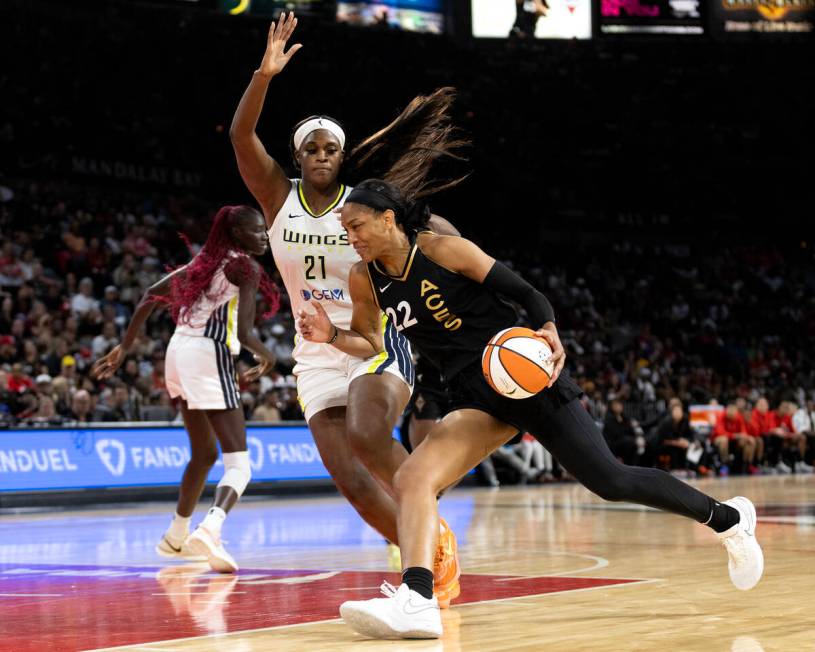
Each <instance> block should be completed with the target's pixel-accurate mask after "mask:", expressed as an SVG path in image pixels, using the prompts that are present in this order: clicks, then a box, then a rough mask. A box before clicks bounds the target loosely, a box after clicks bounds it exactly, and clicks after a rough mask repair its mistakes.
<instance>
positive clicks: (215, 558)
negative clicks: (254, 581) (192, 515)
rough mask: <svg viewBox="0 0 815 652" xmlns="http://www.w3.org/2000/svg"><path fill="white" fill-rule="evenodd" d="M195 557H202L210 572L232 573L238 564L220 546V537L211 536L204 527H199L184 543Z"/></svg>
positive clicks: (221, 545)
mask: <svg viewBox="0 0 815 652" xmlns="http://www.w3.org/2000/svg"><path fill="white" fill-rule="evenodd" d="M184 543H185V544H186V545H187V547H188V548H189V549H190V550H191V551H192V552H193V554H196V555H204V556H205V557H206V559H207V561H208V562H209V565H210V567H211V568H212V570H215V571H218V572H219V573H234V572H235V571H237V570H238V564H237V563H235V560H234V559H233V558H232V555H230V554H229V553H228V552H227V551H226V550H225V549H224V547H223V544H221V537H220V536H216V535H214V534H212V532H210V531H209V530H207V529H206V528H205V527H203V526H201V525H199V526H198V527H197V528H195V532H193V533H192V534H191V535H190V536H188V537H187V540H186V541H185V542H184Z"/></svg>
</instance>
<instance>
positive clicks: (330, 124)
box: [294, 118, 345, 149]
mask: <svg viewBox="0 0 815 652" xmlns="http://www.w3.org/2000/svg"><path fill="white" fill-rule="evenodd" d="M316 129H325V130H326V131H329V132H331V133H332V134H334V135H335V136H336V137H337V140H339V141H340V148H342V149H345V132H344V131H343V130H342V127H340V126H339V125H338V124H337V123H336V122H334V121H333V120H330V119H328V118H312V119H311V120H308V121H307V122H304V123H303V124H301V125H300V126H299V127H297V131H295V132H294V149H300V145H302V144H303V139H305V137H306V136H308V135H309V134H310V133H311V132H312V131H314V130H316Z"/></svg>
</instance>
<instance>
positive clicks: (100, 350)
mask: <svg viewBox="0 0 815 652" xmlns="http://www.w3.org/2000/svg"><path fill="white" fill-rule="evenodd" d="M118 343H119V335H118V332H117V329H116V324H114V323H113V322H112V321H106V322H104V323H103V324H102V332H101V333H99V335H97V336H96V337H94V338H93V342H92V344H91V351H92V352H93V357H94V358H100V357H102V356H103V355H105V354H106V353H108V352H109V351H110V350H111V349H112V348H113V347H114V346H116V345H117V344H118Z"/></svg>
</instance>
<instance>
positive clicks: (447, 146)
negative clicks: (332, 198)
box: [346, 86, 470, 219]
mask: <svg viewBox="0 0 815 652" xmlns="http://www.w3.org/2000/svg"><path fill="white" fill-rule="evenodd" d="M455 97H456V90H455V89H454V88H452V87H450V86H446V87H444V88H439V89H438V90H436V91H434V92H433V93H431V94H430V95H420V96H418V97H415V98H414V99H413V100H412V101H411V102H410V104H408V105H407V107H405V110H404V111H402V113H401V114H399V116H398V117H397V118H396V119H395V120H394V121H393V122H391V123H390V124H389V125H388V126H387V127H385V128H384V129H381V130H379V131H378V132H376V133H375V134H373V135H372V136H369V137H368V138H366V139H365V140H363V141H362V142H361V143H360V144H359V145H357V146H356V147H355V148H354V149H353V150H352V151H351V154H350V155H349V158H348V160H347V161H346V166H348V168H349V169H350V172H351V174H352V175H354V176H355V177H356V178H357V179H360V178H365V177H368V176H382V177H383V178H384V180H385V181H387V182H389V183H391V184H395V185H396V186H397V187H398V189H399V190H400V191H401V193H402V195H403V197H405V198H407V199H408V200H410V201H416V200H418V199H421V198H422V197H428V196H430V195H433V194H435V193H437V192H439V191H441V190H446V189H447V188H452V187H453V186H455V185H458V184H459V183H461V182H462V181H463V180H464V179H465V178H467V174H464V175H461V176H453V177H452V178H434V177H432V176H431V175H430V173H431V171H433V172H434V173H435V172H437V171H436V170H434V168H437V167H438V164H439V163H443V162H453V161H466V160H467V159H466V158H465V157H464V156H463V155H462V154H461V150H462V149H463V148H465V147H467V146H468V145H470V140H469V139H468V138H466V137H465V136H463V135H462V134H461V133H460V131H459V130H458V129H456V128H455V127H454V126H453V124H452V119H451V116H450V109H451V107H452V105H453V101H454V100H455ZM383 170H387V172H385V173H384V175H383ZM357 187H358V186H357ZM406 208H407V207H406ZM404 217H405V219H409V218H408V217H407V214H406V215H405V216H404Z"/></svg>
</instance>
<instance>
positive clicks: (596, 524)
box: [0, 476, 815, 652]
mask: <svg viewBox="0 0 815 652" xmlns="http://www.w3.org/2000/svg"><path fill="white" fill-rule="evenodd" d="M700 487H702V488H703V490H705V491H707V492H709V493H711V494H712V495H714V496H716V497H718V498H721V499H725V498H728V497H731V496H733V495H740V494H742V495H745V496H748V497H750V498H751V499H752V500H753V501H754V502H755V504H756V507H757V509H758V514H759V526H758V529H757V534H758V538H759V541H760V543H761V544H762V546H763V548H764V553H765V558H766V568H765V574H764V578H763V580H762V581H761V583H760V584H759V585H758V587H756V588H755V589H754V590H752V591H749V592H741V591H738V590H737V589H735V588H734V587H733V586H732V585H731V584H730V580H729V578H728V574H727V556H726V553H725V552H724V550H723V549H722V548H721V547H720V546H719V545H718V543H717V541H716V539H715V537H714V535H713V533H712V532H711V531H709V530H708V528H706V527H704V526H701V525H698V524H694V523H692V522H690V521H686V520H684V519H681V518H679V517H675V516H671V515H667V514H662V513H659V512H655V511H652V510H648V509H643V508H639V507H637V506H633V505H628V504H622V503H614V504H612V503H604V502H603V501H601V500H599V499H597V498H595V497H594V496H592V495H591V494H590V493H589V492H588V491H586V490H585V489H583V488H582V487H580V486H579V485H576V484H562V485H551V486H541V487H529V488H518V489H515V488H504V487H502V488H501V489H500V490H475V489H458V490H454V491H453V492H451V493H450V495H448V496H446V497H445V498H443V500H442V502H441V511H442V514H443V515H444V516H445V517H446V518H447V519H448V521H449V522H450V523H451V525H452V527H453V528H454V530H455V531H456V532H457V534H458V538H459V543H460V553H461V561H462V565H463V573H464V574H463V576H462V582H461V583H462V595H461V599H460V600H459V601H458V602H457V604H456V605H455V606H454V608H453V609H450V610H448V611H446V612H445V613H444V617H443V619H444V626H445V634H444V637H443V639H441V640H439V641H372V640H367V639H364V638H362V637H361V636H358V635H356V634H354V633H353V632H352V631H351V630H350V629H349V628H348V627H346V626H345V625H344V624H343V623H342V621H341V620H339V618H338V607H339V604H340V603H341V602H342V601H343V600H348V599H364V598H367V597H377V595H378V587H379V584H380V583H381V581H382V580H383V579H388V580H389V581H391V582H395V583H398V579H397V578H398V575H397V574H396V573H395V572H394V570H396V569H397V566H396V564H397V563H398V562H397V561H396V560H395V559H393V558H392V557H390V556H389V551H388V547H387V546H386V545H385V543H384V542H383V541H382V540H381V538H380V537H379V536H378V535H377V534H376V533H375V532H373V531H372V530H371V529H370V528H368V527H367V526H365V525H364V524H363V523H362V521H360V520H359V518H358V517H357V516H356V514H355V513H354V512H353V510H352V509H351V508H350V507H349V506H348V505H347V504H346V503H345V502H344V501H343V500H342V499H340V498H336V497H330V498H310V499H297V500H262V501H257V500H255V501H252V500H249V501H246V502H244V503H242V504H241V505H239V506H238V508H237V509H236V510H235V511H234V512H233V514H232V515H230V518H229V519H228V521H227V524H226V526H225V531H224V536H225V539H226V540H227V546H228V548H229V550H230V551H231V552H233V554H234V556H235V557H236V559H237V560H238V561H239V563H241V565H242V568H241V571H240V572H239V573H238V575H236V576H224V575H218V574H215V573H212V572H209V570H208V568H207V567H206V566H203V565H201V564H166V563H163V562H162V560H161V559H160V558H158V557H157V556H156V555H155V553H154V552H153V546H154V545H155V543H156V542H157V541H158V539H159V538H160V536H161V534H162V533H163V531H164V529H165V528H166V526H167V524H168V522H169V517H170V515H171V513H172V505H169V504H160V505H159V504H152V505H142V506H136V507H134V506H122V507H120V508H117V509H105V510H82V511H76V512H65V511H59V512H50V513H36V514H28V515H4V516H3V517H2V521H0V614H2V618H0V650H9V651H11V650H14V651H15V652H26V651H29V650H38V651H39V650H59V651H60V652H68V651H71V650H92V649H96V650H98V649H114V648H115V649H123V650H133V651H135V650H142V651H147V650H154V651H162V652H170V651H172V652H198V651H205V650H206V651H210V650H212V651H214V650H229V651H235V652H250V651H261V650H263V651H264V652H266V651H270V650H274V651H275V652H277V651H287V650H292V651H296V652H304V651H306V650H308V651H309V652H312V651H323V650H325V651H328V650H330V651H334V650H363V651H365V652H378V651H380V650H389V651H395V650H410V651H416V652H420V651H428V650H434V651H436V650H438V651H441V650H444V651H446V652H458V651H467V652H470V651H479V652H480V651H482V650H483V651H489V652H493V651H494V652H498V651H503V650H547V651H550V652H551V651H555V650H564V651H565V650H568V651H570V652H571V651H574V650H591V651H593V652H596V651H609V652H611V651H614V652H617V651H619V650H700V651H706V652H707V651H717V652H718V651H721V652H759V651H761V650H764V651H766V652H769V651H770V650H784V651H799V650H815V633H814V632H815V613H814V612H813V608H812V602H813V598H815V583H814V582H813V581H814V580H815V567H813V552H815V478H813V477H807V476H788V477H758V478H731V479H724V480H709V481H705V482H702V483H700ZM201 511H202V512H203V508H202V510H201ZM197 520H198V517H196V519H195V521H197Z"/></svg>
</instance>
